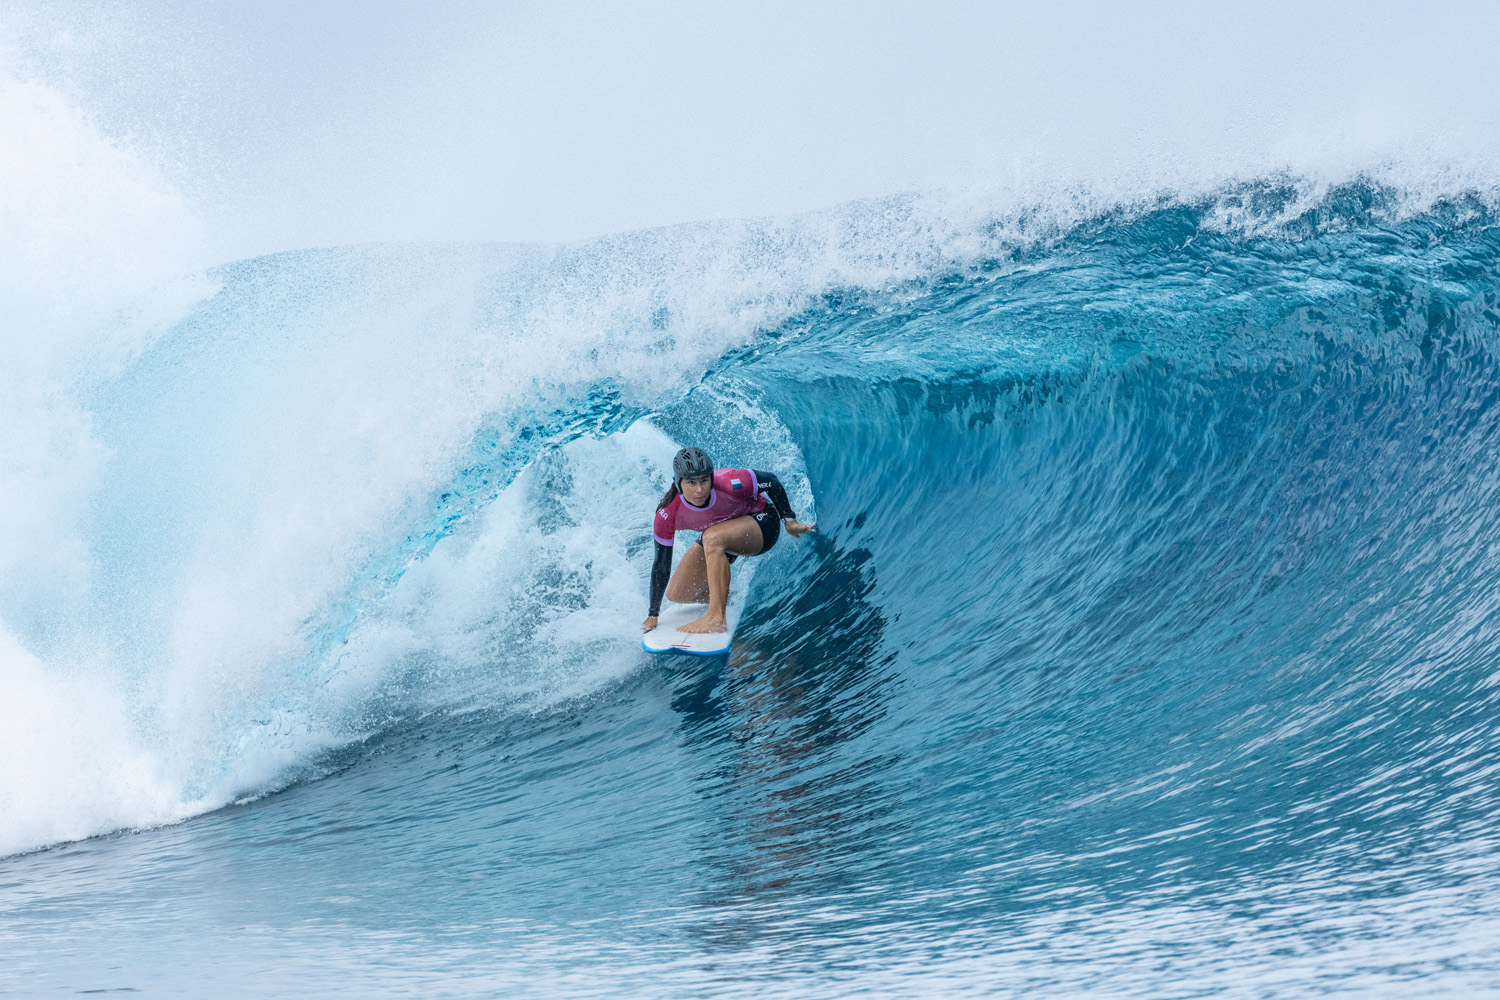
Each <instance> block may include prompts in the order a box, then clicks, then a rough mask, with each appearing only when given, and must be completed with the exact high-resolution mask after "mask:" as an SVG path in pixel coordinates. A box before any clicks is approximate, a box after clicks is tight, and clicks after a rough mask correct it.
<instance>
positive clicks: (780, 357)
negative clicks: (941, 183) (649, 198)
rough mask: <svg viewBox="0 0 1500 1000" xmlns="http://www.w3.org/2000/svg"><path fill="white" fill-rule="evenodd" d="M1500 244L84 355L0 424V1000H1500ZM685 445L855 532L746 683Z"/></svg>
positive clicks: (903, 225) (336, 314)
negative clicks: (700, 626)
mask: <svg viewBox="0 0 1500 1000" xmlns="http://www.w3.org/2000/svg"><path fill="white" fill-rule="evenodd" d="M1493 206H1494V201H1493V199H1490V198H1487V197H1485V196H1482V195H1481V194H1478V193H1475V192H1473V191H1470V190H1467V189H1465V188H1463V187H1462V186H1458V185H1455V186H1454V187H1453V189H1452V190H1450V191H1446V192H1437V193H1434V192H1431V191H1429V192H1427V193H1426V194H1424V195H1423V196H1421V197H1416V196H1414V195H1411V194H1410V193H1409V192H1403V191H1401V190H1398V189H1396V188H1393V187H1390V186H1387V185H1383V184H1380V183H1376V182H1374V181H1370V180H1360V179H1355V180H1352V181H1349V182H1346V183H1342V184H1335V185H1315V184H1310V183H1304V182H1301V181H1299V180H1297V179H1296V178H1286V177H1273V178H1265V179H1262V180H1260V181H1255V182H1250V183H1244V184H1239V185H1233V186H1228V187H1222V188H1219V189H1216V190H1212V191H1207V192H1204V193H1201V194H1197V195H1192V196H1186V195H1184V196H1169V195H1163V196H1161V197H1159V198H1157V199H1155V200H1147V201H1144V202H1140V201H1136V202H1130V203H1121V204H1110V203H1108V202H1104V203H1099V202H1088V201H1087V200H1075V201H1068V200H1066V199H1064V200H1063V201H1061V202H1056V203H1054V204H1053V205H1052V207H1051V208H1047V207H1045V206H1042V205H1040V204H1039V205H1035V206H1032V207H1030V208H1016V207H1014V206H1012V207H1010V208H1007V209H1005V210H1004V211H998V210H997V211H993V212H988V213H986V212H969V213H967V214H965V215H963V216H962V218H959V217H958V216H956V215H954V214H953V213H951V212H950V213H947V214H945V212H944V211H943V210H941V208H940V207H939V208H934V207H932V206H931V205H927V204H924V203H923V202H922V200H921V199H910V198H908V199H889V200H883V201H872V202H860V203H855V204H852V205H846V206H844V207H842V208H839V209H836V210H830V211H828V212H824V213H817V214H813V215H809V216H803V217H799V218H795V219H792V220H789V221H780V222H774V223H773V222H763V223H755V222H739V223H714V224H703V225H694V226H679V227H673V228H668V229H661V230H653V231H648V232H642V233H634V234H628V235H624V236H619V237H613V238H609V239H603V240H595V241H591V242H587V243H581V244H571V245H566V246H556V247H530V246H500V245H473V244H463V245H448V244H444V245H416V246H391V245H375V246H358V247H344V248H337V249H328V250H309V251H299V252H289V253H283V254H277V255H272V256H269V257H262V258H258V259H253V260H245V261H240V262H237V263H231V264H228V265H225V266H222V267H220V268H217V269H216V270H214V271H212V272H211V273H209V274H208V275H206V276H204V277H202V278H201V279H199V280H198V281H197V282H196V283H194V284H192V285H191V286H190V287H181V288H178V289H177V291H176V292H174V293H173V294H174V295H175V296H176V297H175V298H174V299H173V300H172V302H171V303H168V304H166V305H162V304H160V303H158V304H156V305H140V304H139V303H137V304H136V305H135V306H132V307H131V308H130V309H123V308H121V309H113V310H111V309H95V310H93V311H92V312H90V311H88V310H84V311H82V312H78V311H76V310H75V311H74V312H69V313H68V317H69V320H68V321H69V322H71V323H73V324H74V326H75V327H76V328H77V329H78V330H80V331H83V332H81V333H80V334H79V335H78V337H77V338H76V340H75V341H74V342H73V343H74V346H73V347H71V348H70V347H67V345H64V347H62V348H58V349H57V351H55V352H53V353H50V354H48V355H47V356H46V357H40V355H36V356H33V355H31V354H25V353H24V352H22V353H17V354H14V355H12V360H13V362H14V364H13V367H12V373H11V374H8V375H6V376H4V379H5V380H7V381H6V383H5V384H6V385H8V386H9V387H10V391H9V392H8V396H9V398H8V401H7V402H6V403H5V404H4V412H5V415H6V418H7V421H8V422H9V424H10V426H9V428H8V430H7V432H6V433H7V434H10V435H13V439H12V441H11V443H10V445H8V446H7V447H8V449H9V450H7V451H4V452H3V455H4V457H5V459H6V462H8V463H9V464H8V465H6V466H5V468H4V478H5V482H6V492H5V493H4V494H0V502H3V504H5V505H8V506H4V507H3V510H4V511H5V512H6V517H7V519H8V521H9V525H8V526H7V528H6V531H7V532H8V534H7V535H6V543H7V546H8V548H7V549H6V553H7V559H8V561H7V562H5V564H4V570H5V574H4V577H5V578H4V582H3V584H0V624H3V628H0V659H3V663H4V671H5V673H4V685H5V688H6V690H5V691H4V692H3V693H0V701H3V702H4V704H5V707H4V708H0V723H3V728H4V735H0V752H3V755H4V757H5V759H6V761H7V766H6V770H7V774H6V775H5V776H4V777H3V778H0V855H4V856H3V858H0V995H6V996H11V995H14V996H51V995H61V994H69V993H109V992H129V991H135V992H137V993H140V994H144V995H148V996H161V997H173V996H185V997H198V996H216V997H239V996H245V997H251V996H254V997H278V996H285V997H303V996H319V997H370V996H413V997H425V998H434V997H499V996H505V997H661V998H670V997H706V996H715V997H756V998H764V997H799V998H800V997H830V998H837V997H907V996H954V997H967V996H976V997H977V996H1088V997H1141V998H1147V997H1150V998H1162V997H1200V996H1215V997H1257V998H1265V997H1320V996H1357V997H1372V996H1389V997H1418V996H1434V997H1439V996H1440V997H1454V996H1500V647H1497V641H1500V471H1497V457H1500V217H1497V215H1496V213H1495V209H1494V207H1493ZM59 303H61V304H59ZM44 307H45V309H44ZM65 307H67V308H71V305H70V304H69V303H68V302H63V301H62V299H59V300H57V301H51V300H49V301H48V302H46V303H43V304H42V305H38V306H36V310H37V315H41V314H42V312H43V311H46V310H50V312H48V315H54V314H57V311H58V310H60V309H61V310H64V311H66V309H65ZM80 317H81V318H80ZM100 330H104V331H113V333H109V334H108V335H107V336H106V335H105V334H100V333H99V332H98V331H100ZM101 343H103V344H107V345H109V346H108V349H104V348H101V347H100V346H99V345H100V344H101ZM79 345H82V346H79ZM689 444H691V445H698V446H701V447H703V448H705V449H707V450H708V451H709V452H710V453H711V454H712V455H713V456H714V457H715V458H716V460H717V461H718V462H719V463H720V464H721V465H725V466H729V465H734V466H751V467H755V468H763V469H771V470H775V471H777V472H778V473H779V474H780V476H781V477H782V479H783V481H784V482H786V484H787V485H788V487H789V490H790V492H791V494H792V498H793V501H794V503H796V504H797V505H798V512H799V514H801V515H802V519H803V520H805V521H816V522H817V524H818V531H817V533H816V534H814V535H810V536H807V537H805V538H802V539H790V538H783V539H782V541H781V542H780V544H778V545H777V546H776V548H775V549H774V551H773V552H771V553H769V554H768V555H766V556H765V557H764V558H762V559H759V560H757V570H756V573H755V578H754V580H753V585H752V587H751V588H750V592H749V593H748V595H747V606H746V612H745V617H744V619H743V621H742V622H741V625H740V629H739V632H738V634H737V635H736V638H735V642H734V647H733V651H732V653H731V654H730V655H728V656H727V657H723V658H691V657H680V658H674V657H662V658H658V657H651V656H648V655H647V654H645V653H643V652H642V651H641V650H640V648H639V632H638V624H639V622H640V620H641V619H642V618H643V617H644V615H645V612H646V580H647V573H648V567H649V563H650V559H651V552H650V546H651V542H650V538H651V535H650V521H651V515H652V512H653V509H654V505H655V501H656V499H657V498H658V497H659V496H660V494H661V491H662V490H663V489H664V487H665V486H666V484H667V477H668V470H669V464H670V458H671V455H672V453H673V452H674V450H675V449H676V448H678V447H680V446H683V445H689ZM685 540H686V536H684V539H683V541H685ZM685 547H686V546H685V544H679V549H682V548H685Z"/></svg>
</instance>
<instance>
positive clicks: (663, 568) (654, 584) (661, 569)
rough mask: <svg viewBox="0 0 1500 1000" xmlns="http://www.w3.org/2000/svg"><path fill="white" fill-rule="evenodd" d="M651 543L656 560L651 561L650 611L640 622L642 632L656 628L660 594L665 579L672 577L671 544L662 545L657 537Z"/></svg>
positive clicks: (665, 581) (663, 590)
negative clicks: (653, 546) (654, 548)
mask: <svg viewBox="0 0 1500 1000" xmlns="http://www.w3.org/2000/svg"><path fill="white" fill-rule="evenodd" d="M651 544H652V545H655V546H656V560H655V561H654V562H652V563H651V613H650V614H649V615H647V616H646V620H645V621H643V622H641V631H642V632H649V631H651V630H652V629H654V628H656V616H657V615H659V614H661V599H662V595H663V594H665V593H666V592H667V581H668V580H670V579H671V578H672V546H670V545H663V544H662V543H661V542H660V540H657V539H653V540H652V542H651Z"/></svg>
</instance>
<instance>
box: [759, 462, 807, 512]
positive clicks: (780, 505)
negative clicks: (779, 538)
mask: <svg viewBox="0 0 1500 1000" xmlns="http://www.w3.org/2000/svg"><path fill="white" fill-rule="evenodd" d="M750 471H751V472H753V473H755V481H756V482H757V483H759V484H760V491H761V492H762V493H764V494H765V495H766V496H767V497H769V498H770V500H771V503H773V504H775V505H776V511H777V513H779V514H780V515H781V519H782V520H783V521H784V520H786V519H787V518H791V519H792V520H793V521H795V520H797V514H796V512H795V511H793V510H792V502H791V501H790V500H788V499H787V498H786V488H785V487H783V486H782V485H781V480H779V479H777V478H776V473H774V472H761V471H760V470H759V469H751V470H750Z"/></svg>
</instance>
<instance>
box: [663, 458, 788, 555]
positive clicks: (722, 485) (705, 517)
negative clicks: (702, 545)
mask: <svg viewBox="0 0 1500 1000" xmlns="http://www.w3.org/2000/svg"><path fill="white" fill-rule="evenodd" d="M765 509H766V498H765V497H763V496H761V495H760V483H758V482H756V481H755V473H753V472H751V471H750V470H749V469H719V470H718V471H717V472H715V473H714V488H713V490H712V491H711V492H710V493H709V494H708V506H707V507H694V506H693V505H692V504H690V503H688V502H687V501H686V500H684V499H682V495H681V494H678V495H677V496H675V497H673V498H672V502H671V503H669V504H667V505H666V506H665V507H663V508H662V509H661V510H659V511H657V512H656V520H655V522H654V526H655V528H654V534H655V535H656V540H657V541H658V542H660V543H661V544H663V545H671V544H672V536H673V534H674V533H676V532H679V531H702V530H703V529H704V528H710V527H713V526H714V525H716V524H718V523H719V522H720V521H728V520H729V519H730V518H734V517H739V516H740V515H742V514H759V513H760V512H761V511H763V510H765Z"/></svg>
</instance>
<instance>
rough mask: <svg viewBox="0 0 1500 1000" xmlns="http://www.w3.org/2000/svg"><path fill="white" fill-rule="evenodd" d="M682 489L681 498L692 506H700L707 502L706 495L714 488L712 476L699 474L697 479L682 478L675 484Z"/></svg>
mask: <svg viewBox="0 0 1500 1000" xmlns="http://www.w3.org/2000/svg"><path fill="white" fill-rule="evenodd" d="M677 488H678V489H680V490H682V499H684V500H686V501H687V502H688V503H690V504H692V505H693V506H694V507H702V506H704V505H705V504H707V503H708V495H709V494H710V493H712V492H713V489H714V477H713V476H699V477H698V478H697V479H684V480H682V482H681V483H679V484H678V486H677Z"/></svg>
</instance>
